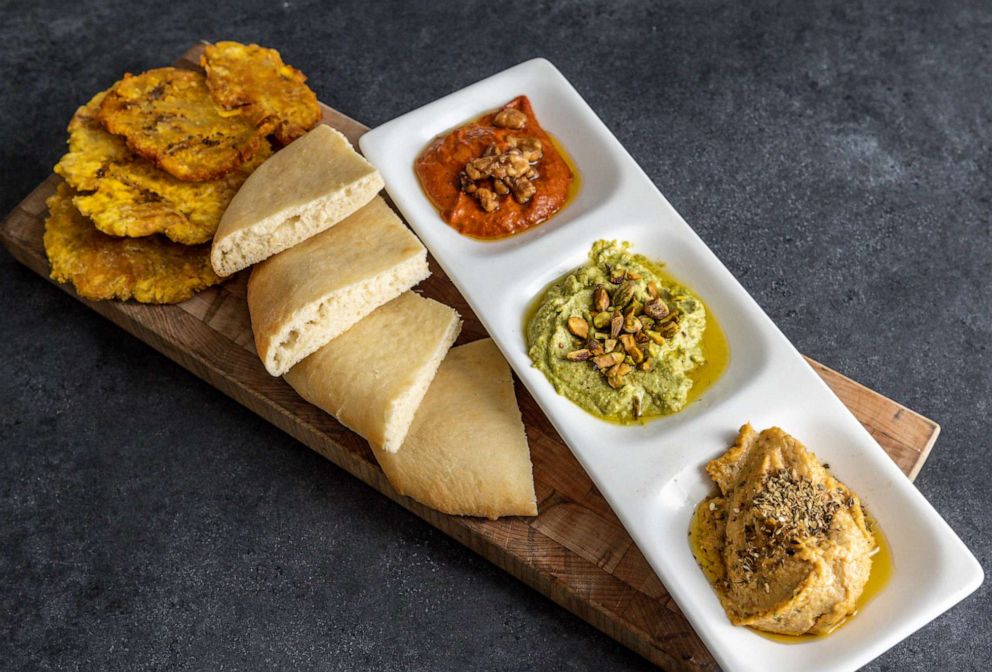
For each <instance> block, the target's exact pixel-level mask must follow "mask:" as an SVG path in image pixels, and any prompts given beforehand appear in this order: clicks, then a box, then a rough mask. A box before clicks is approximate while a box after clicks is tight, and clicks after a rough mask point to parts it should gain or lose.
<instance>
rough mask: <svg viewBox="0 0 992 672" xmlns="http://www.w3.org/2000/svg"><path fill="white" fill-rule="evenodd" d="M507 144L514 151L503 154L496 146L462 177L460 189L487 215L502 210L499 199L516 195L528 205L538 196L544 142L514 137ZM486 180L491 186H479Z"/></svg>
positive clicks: (509, 137)
mask: <svg viewBox="0 0 992 672" xmlns="http://www.w3.org/2000/svg"><path fill="white" fill-rule="evenodd" d="M505 111H507V110H504V112H505ZM513 111H516V110H513ZM521 114H522V113H521ZM494 123H495V122H494ZM507 143H508V144H509V145H510V147H509V149H507V150H506V151H505V152H502V153H501V152H500V151H499V149H498V148H497V147H496V145H489V147H487V148H486V151H485V153H484V154H483V155H482V156H480V157H478V158H475V159H472V160H470V161H469V162H468V163H466V164H465V170H464V171H462V172H461V173H459V175H458V188H459V189H461V190H462V191H463V192H465V193H466V194H471V195H473V196H475V197H476V199H478V201H479V203H480V205H481V206H482V209H483V210H485V211H486V212H493V211H495V210H497V209H499V201H498V197H502V196H508V195H510V194H513V197H514V199H516V201H517V202H518V203H520V204H524V203H528V202H530V200H531V199H532V198H533V197H534V195H535V194H536V193H537V185H535V184H534V181H535V180H537V179H538V178H539V177H540V174H539V173H538V172H537V170H536V169H535V168H534V166H533V165H532V164H533V163H534V162H535V161H538V160H540V159H541V157H542V156H544V154H543V149H542V146H541V141H540V140H537V139H536V138H529V137H524V136H516V135H511V136H508V138H507ZM483 180H491V182H492V184H491V186H490V185H485V186H483V185H481V184H479V182H480V181H483ZM483 190H485V193H483ZM494 198H496V199H497V200H496V201H494V200H493V199H494Z"/></svg>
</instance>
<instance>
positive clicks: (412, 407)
mask: <svg viewBox="0 0 992 672" xmlns="http://www.w3.org/2000/svg"><path fill="white" fill-rule="evenodd" d="M460 330H461V320H460V319H459V317H458V313H457V312H455V310H454V309H453V308H449V307H448V306H446V305H444V304H442V303H438V302H437V301H434V300H432V299H425V298H424V297H422V296H420V295H419V294H414V293H413V292H405V293H404V294H401V295H400V296H399V297H398V298H395V299H393V300H392V301H390V302H389V303H387V304H386V305H384V306H382V307H381V308H378V309H377V310H375V311H373V312H372V314H370V315H369V316H368V317H366V318H365V319H363V320H362V321H360V322H359V323H358V324H356V325H355V326H353V327H352V328H351V329H349V330H348V331H346V332H344V333H343V334H341V335H340V336H338V337H337V338H335V339H334V340H333V341H331V342H330V343H328V344H327V345H325V346H324V347H322V348H320V349H319V350H317V351H316V352H315V353H313V354H312V355H310V356H309V357H307V358H306V359H304V360H303V361H302V362H300V363H299V364H297V365H296V366H294V367H293V368H292V369H290V370H289V371H288V372H287V373H286V376H285V379H286V382H288V383H289V384H290V385H292V386H293V389H295V390H296V391H297V392H298V393H299V394H300V396H301V397H303V398H304V399H306V400H307V401H309V402H310V403H311V404H314V405H315V406H318V407H320V408H322V409H324V410H325V411H327V412H328V413H330V414H331V415H333V416H334V417H335V418H337V419H338V420H339V421H340V422H341V424H343V425H345V426H346V427H348V428H349V429H351V430H353V431H355V432H357V433H358V434H360V435H361V436H362V437H364V438H365V439H366V440H368V442H369V443H370V444H372V445H373V446H375V447H376V448H378V449H380V450H385V451H387V452H396V451H397V450H398V449H399V447H400V445H401V444H402V443H403V439H404V438H406V433H407V430H408V429H409V428H410V423H411V422H412V421H413V416H414V413H416V411H417V407H418V406H419V405H420V402H421V400H422V399H423V398H424V394H425V393H426V392H427V388H428V386H429V385H430V384H431V380H432V379H433V378H434V374H435V373H437V367H438V366H439V365H440V364H441V360H442V359H444V355H445V353H447V352H448V348H450V347H451V344H452V343H453V342H454V340H455V338H456V337H457V336H458V332H459V331H460Z"/></svg>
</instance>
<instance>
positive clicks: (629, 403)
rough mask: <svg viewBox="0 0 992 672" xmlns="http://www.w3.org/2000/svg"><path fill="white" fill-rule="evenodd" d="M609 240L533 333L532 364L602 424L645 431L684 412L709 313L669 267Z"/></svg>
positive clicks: (560, 289) (555, 294)
mask: <svg viewBox="0 0 992 672" xmlns="http://www.w3.org/2000/svg"><path fill="white" fill-rule="evenodd" d="M629 248H630V243H626V242H625V243H619V242H617V241H606V240H600V241H597V242H596V243H595V244H593V246H592V249H591V250H590V251H589V261H588V262H587V263H586V264H585V265H583V266H581V267H579V268H578V269H576V270H575V271H574V272H572V273H570V274H569V275H567V276H566V277H565V278H563V279H562V280H559V281H558V282H556V283H555V284H554V285H552V286H551V287H550V288H548V290H547V291H546V292H545V293H544V295H543V296H542V297H541V298H540V300H539V303H538V305H537V308H536V310H535V311H534V312H533V314H532V315H531V317H530V319H529V320H528V322H527V325H526V332H527V346H528V349H529V354H530V358H531V361H532V362H533V364H534V366H535V367H537V368H538V369H540V370H541V371H542V372H543V373H544V375H545V376H546V377H547V379H548V381H550V382H551V384H552V385H553V386H554V388H555V390H557V392H558V393H559V394H561V395H564V396H565V397H568V398H569V399H571V400H572V401H573V402H575V403H576V404H578V405H579V406H581V407H582V408H584V409H585V410H586V411H588V412H590V413H592V414H593V415H595V416H598V417H600V418H603V419H605V420H609V421H612V422H619V423H635V422H644V421H646V420H650V419H653V418H657V417H660V416H663V415H670V414H672V413H677V412H678V411H681V410H682V409H683V408H685V406H686V404H687V403H688V399H689V391H690V389H692V386H693V380H692V378H691V377H690V373H691V372H692V371H693V370H694V369H696V368H697V367H699V366H701V365H703V364H704V363H705V361H706V360H705V358H704V356H703V347H702V344H703V333H704V332H705V330H706V308H705V306H704V305H703V302H702V301H700V300H699V299H698V298H697V297H696V296H694V295H693V294H692V293H691V292H690V291H689V290H688V289H686V288H685V287H684V286H682V285H680V284H678V283H677V282H675V281H674V280H672V279H671V277H669V276H668V275H667V274H666V273H665V272H664V271H663V270H662V267H661V265H660V264H657V263H654V262H652V261H651V260H649V259H647V258H646V257H644V256H642V255H640V254H633V253H632V252H630V250H629Z"/></svg>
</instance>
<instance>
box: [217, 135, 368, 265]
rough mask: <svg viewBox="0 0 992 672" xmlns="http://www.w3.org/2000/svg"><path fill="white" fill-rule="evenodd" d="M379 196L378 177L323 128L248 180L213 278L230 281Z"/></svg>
mask: <svg viewBox="0 0 992 672" xmlns="http://www.w3.org/2000/svg"><path fill="white" fill-rule="evenodd" d="M380 189H382V176H381V175H379V171H377V170H376V169H375V168H374V167H373V166H372V164H370V163H369V162H368V161H366V160H365V159H364V158H362V156H361V155H360V154H359V153H358V152H356V151H355V150H354V148H353V147H352V146H351V143H349V142H348V139H347V138H345V137H344V136H343V135H341V134H340V133H338V132H337V131H335V130H334V129H333V128H331V127H330V126H326V125H323V124H321V125H320V126H317V128H315V129H313V130H312V131H310V132H309V133H307V134H306V135H304V136H303V137H302V138H300V139H299V140H296V141H294V142H293V143H291V144H290V145H288V146H287V147H286V148H285V149H282V150H280V151H278V152H276V153H275V154H274V155H273V156H272V157H271V158H270V159H268V160H267V161H266V162H265V163H263V164H262V165H261V166H260V167H259V168H258V170H256V171H255V172H254V173H252V174H251V176H250V177H249V178H248V179H247V180H245V183H244V184H243V185H242V186H241V189H240V190H239V191H238V193H237V194H236V195H235V196H234V198H233V199H232V200H231V203H230V205H228V206H227V210H226V211H225V212H224V216H223V217H222V218H221V220H220V226H218V227H217V233H216V234H215V235H214V244H213V248H212V249H211V251H210V261H211V263H212V264H213V267H214V270H215V271H216V272H217V274H218V275H220V276H227V275H231V274H232V273H235V272H237V271H240V270H241V269H243V268H247V267H248V266H251V265H252V264H257V263H258V262H260V261H262V260H263V259H267V258H268V257H271V256H272V255H274V254H277V253H279V252H282V251H283V250H285V249H287V248H290V247H292V246H293V245H296V244H297V243H300V242H302V241H304V240H306V239H307V238H309V237H310V236H313V235H316V234H318V233H320V232H321V231H324V230H326V229H329V228H330V227H332V226H334V225H335V224H337V223H338V222H340V221H341V220H343V219H344V218H345V217H347V216H348V215H350V214H351V213H353V212H355V211H356V210H358V209H359V208H361V207H362V206H363V205H365V204H366V203H368V202H369V201H371V200H372V197H373V196H375V195H376V194H377V193H378V192H379V190H380Z"/></svg>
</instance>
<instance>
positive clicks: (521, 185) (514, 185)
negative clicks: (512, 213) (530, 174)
mask: <svg viewBox="0 0 992 672" xmlns="http://www.w3.org/2000/svg"><path fill="white" fill-rule="evenodd" d="M510 189H512V190H513V197H514V198H515V199H517V203H526V202H527V201H529V200H530V199H531V198H533V197H534V194H536V193H537V187H535V186H534V183H533V182H531V181H530V180H528V179H527V178H526V177H515V178H513V180H512V181H511V182H510Z"/></svg>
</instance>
